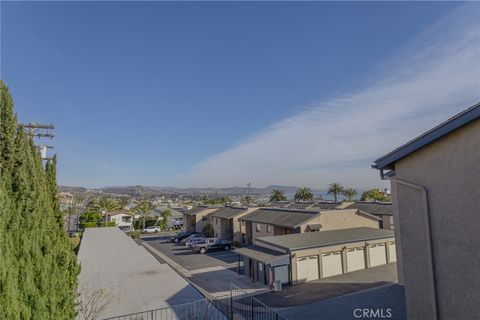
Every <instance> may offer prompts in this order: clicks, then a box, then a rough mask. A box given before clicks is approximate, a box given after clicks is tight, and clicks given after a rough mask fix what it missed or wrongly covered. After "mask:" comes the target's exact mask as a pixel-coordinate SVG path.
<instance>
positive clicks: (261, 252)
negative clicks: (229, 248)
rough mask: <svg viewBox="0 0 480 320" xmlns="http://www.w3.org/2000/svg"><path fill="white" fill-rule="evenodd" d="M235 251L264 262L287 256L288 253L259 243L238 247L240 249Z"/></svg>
mask: <svg viewBox="0 0 480 320" xmlns="http://www.w3.org/2000/svg"><path fill="white" fill-rule="evenodd" d="M233 253H236V254H239V255H242V256H246V257H249V258H251V259H254V260H257V261H260V262H263V263H269V262H272V261H274V260H276V259H279V258H283V257H285V256H287V254H286V253H284V252H279V251H274V250H271V249H268V248H264V247H260V246H257V245H252V246H248V247H243V248H238V249H235V250H234V251H233Z"/></svg>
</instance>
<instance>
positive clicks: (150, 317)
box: [104, 285, 287, 320]
mask: <svg viewBox="0 0 480 320" xmlns="http://www.w3.org/2000/svg"><path fill="white" fill-rule="evenodd" d="M104 320H287V319H286V318H285V317H283V316H281V315H280V314H278V313H277V312H276V311H274V310H273V309H272V308H270V307H269V306H267V305H265V304H264V303H262V302H261V301H260V300H258V299H256V298H255V297H253V296H251V295H250V294H249V293H248V292H247V291H245V290H243V289H240V288H238V287H237V286H235V285H231V289H230V294H226V295H225V296H222V297H219V298H216V299H213V300H208V299H201V300H197V301H194V302H190V303H185V304H181V305H176V306H172V307H167V308H162V309H155V310H149V311H144V312H137V313H131V314H127V315H122V316H118V317H112V318H107V319H104Z"/></svg>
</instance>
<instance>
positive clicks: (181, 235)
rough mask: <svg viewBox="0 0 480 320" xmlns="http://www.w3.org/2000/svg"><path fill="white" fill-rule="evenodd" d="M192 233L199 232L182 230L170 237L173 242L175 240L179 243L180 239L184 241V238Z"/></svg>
mask: <svg viewBox="0 0 480 320" xmlns="http://www.w3.org/2000/svg"><path fill="white" fill-rule="evenodd" d="M192 234H198V233H196V232H190V231H180V232H179V233H177V234H176V235H174V236H173V237H171V238H170V241H171V242H175V243H179V242H180V241H182V240H183V239H185V238H187V237H189V236H191V235H192Z"/></svg>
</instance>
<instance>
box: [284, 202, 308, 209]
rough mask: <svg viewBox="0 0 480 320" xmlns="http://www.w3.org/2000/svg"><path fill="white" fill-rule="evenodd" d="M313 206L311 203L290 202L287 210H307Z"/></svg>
mask: <svg viewBox="0 0 480 320" xmlns="http://www.w3.org/2000/svg"><path fill="white" fill-rule="evenodd" d="M312 206H313V202H292V203H290V204H289V205H288V207H287V208H292V209H308V208H310V207H312Z"/></svg>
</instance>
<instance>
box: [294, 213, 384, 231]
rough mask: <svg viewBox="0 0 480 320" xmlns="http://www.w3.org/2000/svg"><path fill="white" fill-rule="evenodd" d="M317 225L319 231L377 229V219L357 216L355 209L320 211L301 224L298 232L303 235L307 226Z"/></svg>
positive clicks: (361, 215)
mask: <svg viewBox="0 0 480 320" xmlns="http://www.w3.org/2000/svg"><path fill="white" fill-rule="evenodd" d="M317 223H319V224H321V225H322V228H321V229H320V231H326V230H337V229H347V228H360V227H368V228H377V229H378V219H375V218H372V217H368V216H366V215H363V214H359V213H357V210H356V209H343V210H328V211H322V212H321V213H320V215H319V216H318V217H316V218H314V219H312V220H310V221H308V222H306V223H304V224H302V225H301V226H300V230H301V232H302V233H303V232H305V229H306V228H307V226H308V225H309V224H317Z"/></svg>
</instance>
